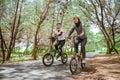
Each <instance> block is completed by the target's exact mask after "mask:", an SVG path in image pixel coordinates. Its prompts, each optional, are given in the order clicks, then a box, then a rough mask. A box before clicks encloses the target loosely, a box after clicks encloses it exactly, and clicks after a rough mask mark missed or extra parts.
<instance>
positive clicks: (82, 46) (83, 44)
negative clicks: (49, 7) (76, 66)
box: [81, 38, 87, 59]
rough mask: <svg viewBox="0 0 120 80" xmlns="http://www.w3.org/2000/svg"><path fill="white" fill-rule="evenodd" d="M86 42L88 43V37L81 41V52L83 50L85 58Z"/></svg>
mask: <svg viewBox="0 0 120 80" xmlns="http://www.w3.org/2000/svg"><path fill="white" fill-rule="evenodd" d="M86 43H87V38H85V39H83V40H82V42H81V52H82V58H83V59H85V58H86V50H85V46H86Z"/></svg>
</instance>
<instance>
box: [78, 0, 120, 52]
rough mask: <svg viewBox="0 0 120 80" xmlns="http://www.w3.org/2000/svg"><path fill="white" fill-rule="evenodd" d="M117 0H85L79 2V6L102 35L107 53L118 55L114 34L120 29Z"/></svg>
mask: <svg viewBox="0 0 120 80" xmlns="http://www.w3.org/2000/svg"><path fill="white" fill-rule="evenodd" d="M118 5H119V4H117V0H109V1H108V0H86V1H84V2H83V1H79V6H80V9H81V10H82V12H83V13H84V15H85V16H86V17H87V18H88V19H89V20H90V21H91V22H92V23H93V24H96V25H98V27H99V29H100V30H101V32H102V33H103V35H104V38H105V41H106V45H107V53H108V54H111V52H112V51H115V52H116V53H118V51H117V49H116V46H115V44H116V43H117V41H116V39H115V34H117V33H116V32H117V30H118V29H119V28H120V27H119V26H120V25H119V23H120V22H119V19H120V17H119V16H120V6H118ZM118 32H119V31H118Z"/></svg>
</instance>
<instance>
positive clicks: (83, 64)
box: [81, 60, 85, 69]
mask: <svg viewBox="0 0 120 80" xmlns="http://www.w3.org/2000/svg"><path fill="white" fill-rule="evenodd" d="M81 67H82V69H84V68H85V63H82V60H81Z"/></svg>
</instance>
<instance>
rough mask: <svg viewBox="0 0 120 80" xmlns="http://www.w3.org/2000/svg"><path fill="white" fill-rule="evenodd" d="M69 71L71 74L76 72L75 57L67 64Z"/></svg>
mask: <svg viewBox="0 0 120 80" xmlns="http://www.w3.org/2000/svg"><path fill="white" fill-rule="evenodd" d="M69 67H70V72H71V73H72V74H74V73H76V71H77V60H76V59H75V58H72V59H71V61H70V64H69Z"/></svg>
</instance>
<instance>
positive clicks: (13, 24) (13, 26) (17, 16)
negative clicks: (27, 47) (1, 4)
mask: <svg viewBox="0 0 120 80" xmlns="http://www.w3.org/2000/svg"><path fill="white" fill-rule="evenodd" d="M22 4H23V0H17V1H16V9H15V12H14V16H13V19H12V20H10V21H9V26H8V25H7V28H8V29H9V30H10V36H9V42H8V43H7V41H5V39H4V37H5V36H3V28H0V35H1V48H2V53H3V54H4V55H3V59H4V61H5V60H10V57H11V52H12V50H13V48H14V46H15V41H16V37H17V34H18V30H19V27H20V24H21V11H22ZM5 51H7V55H5ZM5 58H6V59H5Z"/></svg>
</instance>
